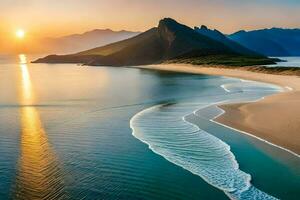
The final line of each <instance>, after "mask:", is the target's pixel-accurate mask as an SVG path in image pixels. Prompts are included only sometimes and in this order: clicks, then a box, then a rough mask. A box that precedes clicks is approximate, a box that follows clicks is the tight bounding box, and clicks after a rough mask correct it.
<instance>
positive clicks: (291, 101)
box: [136, 64, 300, 157]
mask: <svg viewBox="0 0 300 200" xmlns="http://www.w3.org/2000/svg"><path fill="white" fill-rule="evenodd" d="M136 68H140V69H152V70H159V71H169V72H182V73H193V74H206V75H215V76H227V77H233V78H240V79H246V80H253V81H259V82H265V83H271V84H275V85H279V86H281V87H282V88H283V89H284V91H283V92H280V93H276V94H273V95H270V96H266V97H264V98H263V99H260V100H258V101H255V102H244V103H236V104H222V105H218V107H219V108H220V109H222V110H223V111H224V113H223V114H221V115H220V116H218V117H216V118H215V119H213V121H214V122H215V123H217V124H221V125H223V126H226V127H228V128H232V129H233V130H238V131H239V132H241V133H243V134H247V135H249V136H252V137H255V138H257V139H259V140H261V141H264V142H266V143H269V144H270V145H273V146H276V147H278V148H281V149H283V150H286V151H288V152H289V153H292V154H293V155H295V156H298V157H300V133H298V132H299V130H300V106H299V105H300V77H298V76H291V75H276V74H266V73H258V72H252V71H247V70H241V69H240V68H239V69H232V68H230V69H226V68H225V67H222V66H221V67H220V66H195V65H189V64H161V65H149V66H138V67H136Z"/></svg>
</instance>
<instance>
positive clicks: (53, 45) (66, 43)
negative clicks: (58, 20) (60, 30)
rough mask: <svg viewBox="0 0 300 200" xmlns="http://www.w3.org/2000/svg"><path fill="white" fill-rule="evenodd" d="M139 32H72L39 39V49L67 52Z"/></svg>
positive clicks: (105, 30) (88, 47)
mask: <svg viewBox="0 0 300 200" xmlns="http://www.w3.org/2000/svg"><path fill="white" fill-rule="evenodd" d="M139 33H140V32H130V31H124V30H122V31H113V30H110V29H95V30H92V31H88V32H85V33H82V34H72V35H67V36H64V37H58V38H43V39H41V40H40V41H39V44H40V46H41V49H40V51H41V52H43V51H46V52H48V53H57V54H69V53H76V52H79V51H83V50H87V49H91V48H95V47H98V46H103V45H106V44H110V43H113V42H117V41H120V40H125V39H127V38H131V37H133V36H136V35H138V34H139Z"/></svg>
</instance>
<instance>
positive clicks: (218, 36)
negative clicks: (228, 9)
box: [194, 25, 258, 56]
mask: <svg viewBox="0 0 300 200" xmlns="http://www.w3.org/2000/svg"><path fill="white" fill-rule="evenodd" d="M194 29H195V31H197V32H198V33H200V34H202V35H205V36H207V37H209V38H211V39H214V40H217V41H219V42H221V43H223V44H224V45H226V46H228V47H229V48H231V49H232V50H233V51H235V52H239V53H243V54H247V55H256V56H257V55H258V53H257V52H255V51H252V50H250V49H248V48H246V47H244V46H242V45H240V44H239V43H237V42H235V41H233V40H231V39H229V38H228V37H227V36H226V35H224V34H223V33H221V32H220V31H218V30H216V29H214V30H211V29H208V28H207V26H205V25H202V26H201V27H200V28H199V27H195V28H194Z"/></svg>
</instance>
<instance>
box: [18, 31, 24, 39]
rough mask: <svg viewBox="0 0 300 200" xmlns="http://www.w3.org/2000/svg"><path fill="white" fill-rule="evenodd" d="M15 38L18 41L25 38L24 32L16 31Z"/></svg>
mask: <svg viewBox="0 0 300 200" xmlns="http://www.w3.org/2000/svg"><path fill="white" fill-rule="evenodd" d="M16 37H17V38H19V39H23V38H24V37H25V31H24V30H23V29H18V30H17V31H16Z"/></svg>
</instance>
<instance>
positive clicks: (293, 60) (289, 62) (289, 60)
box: [268, 57, 300, 67]
mask: <svg viewBox="0 0 300 200" xmlns="http://www.w3.org/2000/svg"><path fill="white" fill-rule="evenodd" d="M276 58H279V59H280V60H284V61H285V62H278V63H276V64H275V65H268V66H270V67H300V57H276Z"/></svg>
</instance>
